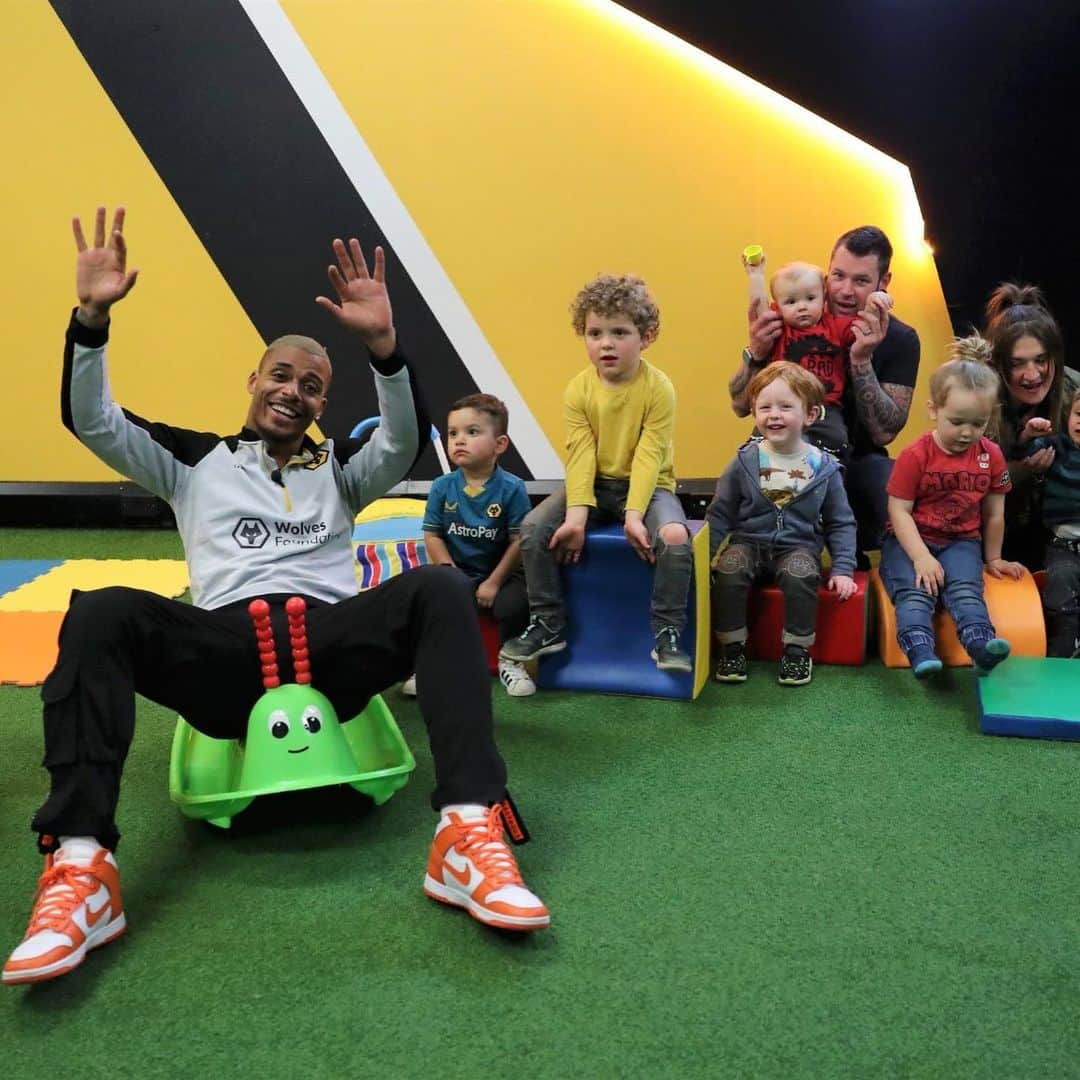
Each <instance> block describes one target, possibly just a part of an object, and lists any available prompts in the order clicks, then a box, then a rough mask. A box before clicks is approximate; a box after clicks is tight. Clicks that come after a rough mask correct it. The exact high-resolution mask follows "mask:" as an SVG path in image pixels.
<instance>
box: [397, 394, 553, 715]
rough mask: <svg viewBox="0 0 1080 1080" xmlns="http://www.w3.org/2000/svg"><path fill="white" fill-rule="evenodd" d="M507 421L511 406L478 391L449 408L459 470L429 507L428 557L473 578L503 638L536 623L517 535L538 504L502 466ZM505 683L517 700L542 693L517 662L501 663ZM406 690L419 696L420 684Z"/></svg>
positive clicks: (450, 450) (449, 441)
mask: <svg viewBox="0 0 1080 1080" xmlns="http://www.w3.org/2000/svg"><path fill="white" fill-rule="evenodd" d="M507 423H508V416H507V410H506V406H505V405H504V404H503V403H502V402H501V401H500V400H499V399H498V398H497V397H493V396H492V395H491V394H471V395H470V396H469V397H464V398H461V399H460V400H459V401H455V402H454V404H453V405H451V406H450V415H449V417H448V418H447V422H446V450H447V456H448V457H449V459H450V464H451V465H453V466H455V468H454V469H453V471H452V472H449V473H446V474H445V475H444V476H440V477H439V478H438V479H437V480H435V481H434V483H432V485H431V492H430V494H429V495H428V501H427V507H426V509H425V510H424V542H425V544H426V545H427V552H428V558H429V559H430V560H431V562H433V563H435V564H436V565H446V566H456V567H457V568H458V569H459V570H461V571H462V573H464V574H467V575H468V577H469V578H470V579H471V580H472V583H473V586H474V588H475V590H476V605H477V607H479V608H481V609H483V610H486V611H490V612H491V614H492V615H493V616H494V617H495V620H496V622H498V624H499V635H500V639H501V640H502V641H507V640H509V639H510V638H513V637H516V636H517V635H518V634H520V633H521V632H522V630H524V629H525V624H526V623H527V622H528V621H529V601H528V595H527V593H526V591H525V578H524V576H523V574H522V572H521V553H520V550H519V544H518V530H519V528H520V526H521V521H522V518H524V517H525V515H526V514H527V513H528V512H529V510H530V508H531V507H530V503H529V496H528V494H527V492H526V491H525V484H524V482H523V481H522V480H521V479H519V478H518V477H516V476H514V475H513V474H512V473H508V472H506V471H505V470H503V469H501V468H500V467H499V455H500V454H502V453H503V452H504V451H505V450H506V448H507V447H508V446H509V445H510V439H509V437H508V436H507V434H506V431H507ZM499 680H500V681H501V682H502V684H503V686H505V687H506V692H507V693H508V694H511V695H512V696H513V697H524V696H526V695H528V694H535V693H536V684H535V683H534V682H533V680H532V678H531V677H530V676H529V673H528V672H527V671H526V670H525V668H524V666H523V665H521V664H519V663H515V662H514V661H512V660H503V659H500V661H499ZM410 683H411V684H412V685H411V686H410ZM403 689H404V690H405V692H406V693H408V692H409V691H410V690H411V691H412V692H413V693H415V689H416V684H415V679H409V680H406V683H405V685H404V687H403Z"/></svg>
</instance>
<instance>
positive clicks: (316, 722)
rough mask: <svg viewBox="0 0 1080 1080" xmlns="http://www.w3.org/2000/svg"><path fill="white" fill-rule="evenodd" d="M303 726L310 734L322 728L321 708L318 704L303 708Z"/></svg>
mask: <svg viewBox="0 0 1080 1080" xmlns="http://www.w3.org/2000/svg"><path fill="white" fill-rule="evenodd" d="M304 728H305V730H306V731H307V732H308V733H309V734H311V735H314V734H315V733H316V732H317V731H320V730H321V729H322V710H321V709H320V708H319V706H318V705H309V706H308V707H307V708H306V709H305V710H304Z"/></svg>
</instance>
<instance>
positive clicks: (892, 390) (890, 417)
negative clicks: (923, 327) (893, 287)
mask: <svg viewBox="0 0 1080 1080" xmlns="http://www.w3.org/2000/svg"><path fill="white" fill-rule="evenodd" d="M888 328H889V312H888V309H887V308H886V307H884V306H883V305H880V304H878V303H876V302H875V299H874V297H873V296H872V297H871V298H870V300H869V302H868V303H867V305H866V307H865V308H864V309H863V310H862V311H860V312H859V315H858V317H857V318H856V320H855V322H854V323H853V324H852V330H853V332H854V334H855V342H854V344H853V345H852V346H851V353H850V365H849V371H850V375H851V390H852V397H853V399H854V404H855V420H856V423H858V424H859V426H860V427H862V428H863V430H864V431H865V432H866V434H867V435H868V436H869V438H870V441H871V442H872V443H873V444H874V445H875V446H888V444H889V443H891V442H892V441H893V439H895V438H896V436H897V435H899V434H900V429H901V428H902V427H903V426H904V425H905V424H906V423H907V418H908V412H909V411H910V409H911V398H912V394H913V393H914V389H915V388H914V385H913V384H914V382H915V374H916V373H917V371H918V364H919V361H918V338H914V347H915V353H914V365H913V366H912V368H911V370H910V375H911V384H910V385H909V384H908V383H903V382H893V381H886V382H881V381H879V380H878V375H877V372H876V371H875V370H874V365H873V355H874V350H875V349H877V348H878V346H880V345H881V343H882V342H883V341H884V340H885V335H886V333H887V332H888ZM912 336H913V337H914V335H912ZM909 350H910V346H908V351H909ZM909 358H910V356H909ZM886 370H889V371H890V372H892V371H895V374H897V375H900V374H902V372H901V371H899V370H896V368H895V364H894V365H892V366H891V367H890V366H889V365H888V363H887V364H886ZM907 373H908V372H907V371H906V370H905V371H903V374H907Z"/></svg>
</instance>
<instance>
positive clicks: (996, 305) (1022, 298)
mask: <svg viewBox="0 0 1080 1080" xmlns="http://www.w3.org/2000/svg"><path fill="white" fill-rule="evenodd" d="M1017 307H1026V308H1038V310H1039V311H1045V312H1046V313H1047V314H1049V313H1050V309H1049V308H1048V307H1047V306H1046V298H1045V297H1044V296H1043V293H1042V289H1040V288H1039V286H1038V285H1029V284H1026V283H1021V282H1018V281H1003V282H1002V283H1001V284H1000V285H999V286H998V287H997V288H996V289H995V290H994V291H993V292H992V293H991V294H990V299H989V300H987V302H986V326H987V327H988V328H989V327H990V326H993V324H994V323H995V322H997V321H998V320H999V319H1000V318H1001V317H1002V316H1003V315H1004V314H1005V313H1006V312H1007V311H1008V310H1009V309H1010V308H1017Z"/></svg>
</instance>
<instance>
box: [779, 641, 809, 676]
mask: <svg viewBox="0 0 1080 1080" xmlns="http://www.w3.org/2000/svg"><path fill="white" fill-rule="evenodd" d="M813 670H814V661H813V660H811V659H810V653H809V652H807V650H806V649H804V648H803V647H802V646H801V645H787V646H785V647H784V655H783V656H781V657H780V676H779V678H778V679H777V680H776V681H777V682H778V683H780V684H782V685H783V686H803V685H804V684H806V683H808V682H809V681H810V677H811V673H812V672H813Z"/></svg>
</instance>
